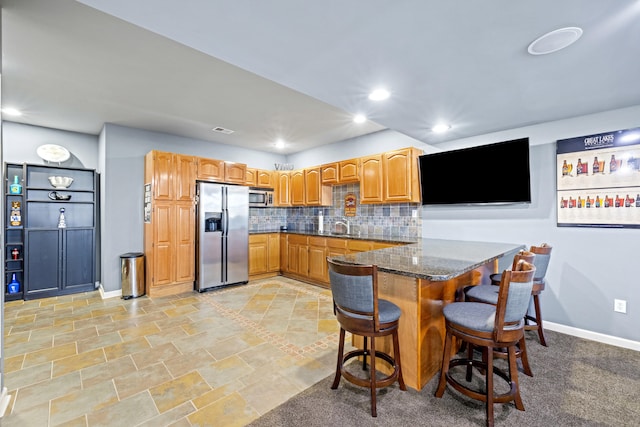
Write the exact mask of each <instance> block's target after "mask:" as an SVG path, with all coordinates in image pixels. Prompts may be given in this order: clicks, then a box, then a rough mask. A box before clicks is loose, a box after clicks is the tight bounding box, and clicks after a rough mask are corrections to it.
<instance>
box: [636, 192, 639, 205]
mask: <svg viewBox="0 0 640 427" xmlns="http://www.w3.org/2000/svg"><path fill="white" fill-rule="evenodd" d="M636 208H640V194H638V195H637V196H636Z"/></svg>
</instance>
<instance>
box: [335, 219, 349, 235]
mask: <svg viewBox="0 0 640 427" xmlns="http://www.w3.org/2000/svg"><path fill="white" fill-rule="evenodd" d="M335 225H336V226H338V225H342V226H344V228H346V229H347V232H346V234H350V233H351V225H350V224H349V220H348V219H347V218H342V221H336V223H335Z"/></svg>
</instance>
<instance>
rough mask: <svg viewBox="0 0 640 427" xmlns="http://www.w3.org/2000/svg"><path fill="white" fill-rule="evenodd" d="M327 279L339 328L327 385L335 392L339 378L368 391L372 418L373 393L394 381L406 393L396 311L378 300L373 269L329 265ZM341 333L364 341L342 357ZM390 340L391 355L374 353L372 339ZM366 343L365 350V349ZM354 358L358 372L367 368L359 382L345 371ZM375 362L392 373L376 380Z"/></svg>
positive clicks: (375, 275) (373, 266)
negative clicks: (332, 375)
mask: <svg viewBox="0 0 640 427" xmlns="http://www.w3.org/2000/svg"><path fill="white" fill-rule="evenodd" d="M327 263H328V264H329V279H330V283H331V293H332V294H333V311H334V313H335V315H336V318H337V319H338V323H339V324H340V342H339V345H338V364H337V366H336V376H335V379H334V380H333V384H332V385H331V388H332V389H334V390H335V389H336V388H338V385H339V384H340V378H341V377H344V378H345V379H346V380H347V381H349V382H351V383H353V384H355V385H358V386H361V387H368V388H369V390H370V392H371V416H373V417H376V416H377V415H378V414H377V409H376V389H378V388H380V387H387V386H389V385H391V384H393V383H395V382H396V381H397V382H398V384H399V386H400V390H406V389H407V388H406V386H405V384H404V380H403V379H402V369H401V367H400V345H399V341H398V325H399V321H400V314H401V312H400V308H399V307H398V306H397V305H395V304H394V303H392V302H391V301H387V300H384V299H379V298H378V269H377V267H376V266H375V265H352V264H343V263H339V262H336V261H331V260H330V259H329V258H327ZM345 331H349V332H351V334H353V335H358V336H362V337H363V338H364V346H363V348H362V349H356V350H353V351H350V352H349V353H347V354H344V338H345ZM385 336H391V338H392V341H393V355H390V354H386V353H384V352H382V351H379V350H376V338H379V337H385ZM367 341H369V346H368V345H367ZM354 357H362V369H363V370H366V368H367V358H368V360H369V365H370V369H369V374H368V378H361V377H359V376H356V375H354V374H352V373H351V372H349V370H347V369H346V364H347V362H348V361H349V360H350V359H352V358H354ZM376 359H380V360H382V361H383V362H386V363H387V364H389V366H390V368H391V370H392V372H391V373H390V374H389V375H387V376H383V377H380V378H377V376H376V372H377V371H376Z"/></svg>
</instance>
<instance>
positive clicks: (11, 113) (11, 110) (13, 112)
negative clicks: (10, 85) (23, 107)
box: [2, 108, 22, 116]
mask: <svg viewBox="0 0 640 427" xmlns="http://www.w3.org/2000/svg"><path fill="white" fill-rule="evenodd" d="M2 112H3V113H5V114H7V115H9V116H21V115H22V112H20V111H19V110H17V109H15V108H3V109H2Z"/></svg>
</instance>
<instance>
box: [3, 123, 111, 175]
mask: <svg viewBox="0 0 640 427" xmlns="http://www.w3.org/2000/svg"><path fill="white" fill-rule="evenodd" d="M2 134H3V145H2V152H3V155H4V161H5V162H9V163H32V164H39V165H53V166H57V165H58V164H57V163H55V164H51V163H48V162H46V161H44V160H42V159H41V158H40V157H38V154H37V153H36V149H37V148H38V147H39V146H40V145H43V144H57V145H61V146H63V147H65V148H66V149H67V150H69V152H70V153H71V157H70V158H69V160H67V161H66V162H63V163H61V164H60V165H61V166H64V167H70V168H84V169H95V170H98V152H97V149H98V137H97V136H95V135H88V134H85V133H77V132H68V131H64V130H59V129H51V128H44V127H40V126H30V125H24V124H21V123H15V122H7V121H3V122H2Z"/></svg>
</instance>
